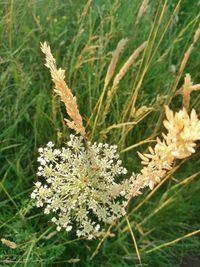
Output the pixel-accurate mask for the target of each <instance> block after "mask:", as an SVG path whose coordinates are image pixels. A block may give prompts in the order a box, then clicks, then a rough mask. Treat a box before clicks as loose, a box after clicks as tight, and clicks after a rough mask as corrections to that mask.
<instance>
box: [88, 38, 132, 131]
mask: <svg viewBox="0 0 200 267" xmlns="http://www.w3.org/2000/svg"><path fill="white" fill-rule="evenodd" d="M127 41H128V39H127V38H124V39H121V40H120V41H119V43H118V44H117V47H116V49H115V51H114V52H113V55H112V59H111V62H110V65H109V67H108V70H107V73H106V77H105V80H104V87H103V90H102V93H101V95H100V97H99V100H98V101H97V105H96V106H95V108H94V110H96V108H97V107H98V108H97V114H96V117H95V121H94V125H93V130H92V135H93V133H94V130H95V128H96V124H97V121H98V118H99V114H100V111H101V107H102V103H103V98H104V95H105V92H106V88H107V86H108V84H109V82H110V80H111V79H112V77H113V74H114V71H115V68H116V65H117V62H118V59H119V56H120V54H121V52H122V51H123V49H124V47H125V45H126V43H127ZM90 118H91V117H90ZM89 120H90V119H89Z"/></svg>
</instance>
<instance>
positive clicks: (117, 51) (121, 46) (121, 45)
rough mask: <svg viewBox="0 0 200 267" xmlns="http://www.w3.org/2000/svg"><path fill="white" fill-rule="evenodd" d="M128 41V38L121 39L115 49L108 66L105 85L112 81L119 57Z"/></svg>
mask: <svg viewBox="0 0 200 267" xmlns="http://www.w3.org/2000/svg"><path fill="white" fill-rule="evenodd" d="M127 41H128V39H127V38H124V39H121V40H120V41H119V43H118V44H117V47H116V49H115V51H114V52H113V54H112V59H111V62H110V65H109V67H108V70H107V73H106V77H105V81H104V84H105V87H106V86H107V85H108V83H109V82H110V80H111V79H112V77H113V74H114V71H115V68H116V65H117V62H118V59H119V55H120V54H121V52H122V51H123V50H124V47H125V45H126V43H127Z"/></svg>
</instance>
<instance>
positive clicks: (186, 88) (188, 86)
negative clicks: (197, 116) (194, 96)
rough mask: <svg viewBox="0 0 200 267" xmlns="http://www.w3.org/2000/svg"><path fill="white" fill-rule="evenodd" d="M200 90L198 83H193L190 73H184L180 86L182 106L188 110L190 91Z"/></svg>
mask: <svg viewBox="0 0 200 267" xmlns="http://www.w3.org/2000/svg"><path fill="white" fill-rule="evenodd" d="M197 90H200V84H195V85H193V83H192V80H191V76H190V74H188V73H187V74H186V75H185V81H184V85H183V88H182V95H183V107H184V108H185V109H186V110H188V108H189V104H190V94H191V93H192V91H197Z"/></svg>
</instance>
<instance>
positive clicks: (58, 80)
mask: <svg viewBox="0 0 200 267" xmlns="http://www.w3.org/2000/svg"><path fill="white" fill-rule="evenodd" d="M41 50H42V52H43V53H44V54H45V59H46V64H45V66H46V67H47V68H49V69H50V73H51V78H52V81H53V83H54V86H55V89H54V91H55V93H56V94H58V95H59V96H60V97H61V100H62V101H63V102H64V104H65V108H66V111H67V114H68V115H69V117H70V118H71V121H70V120H67V119H65V121H66V123H67V125H68V126H69V127H70V128H71V129H73V130H75V131H76V132H77V133H80V135H82V136H83V137H84V136H85V134H86V133H85V128H84V126H83V122H82V117H81V115H80V113H79V110H78V106H77V103H76V97H74V96H73V94H72V92H71V89H70V88H69V87H68V85H67V84H66V82H65V71H64V70H62V69H61V68H59V69H57V67H56V60H55V58H54V57H53V55H52V53H51V49H50V46H49V45H47V43H46V42H44V43H43V44H42V43H41Z"/></svg>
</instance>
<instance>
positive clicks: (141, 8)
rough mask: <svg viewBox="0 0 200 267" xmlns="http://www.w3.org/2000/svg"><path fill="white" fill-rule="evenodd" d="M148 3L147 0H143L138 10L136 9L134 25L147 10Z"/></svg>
mask: <svg viewBox="0 0 200 267" xmlns="http://www.w3.org/2000/svg"><path fill="white" fill-rule="evenodd" d="M148 4H149V0H143V2H142V4H141V6H140V8H139V11H138V14H137V18H136V22H135V25H137V24H138V23H139V21H140V19H141V17H142V16H143V15H144V14H145V12H146V11H147V8H148Z"/></svg>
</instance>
